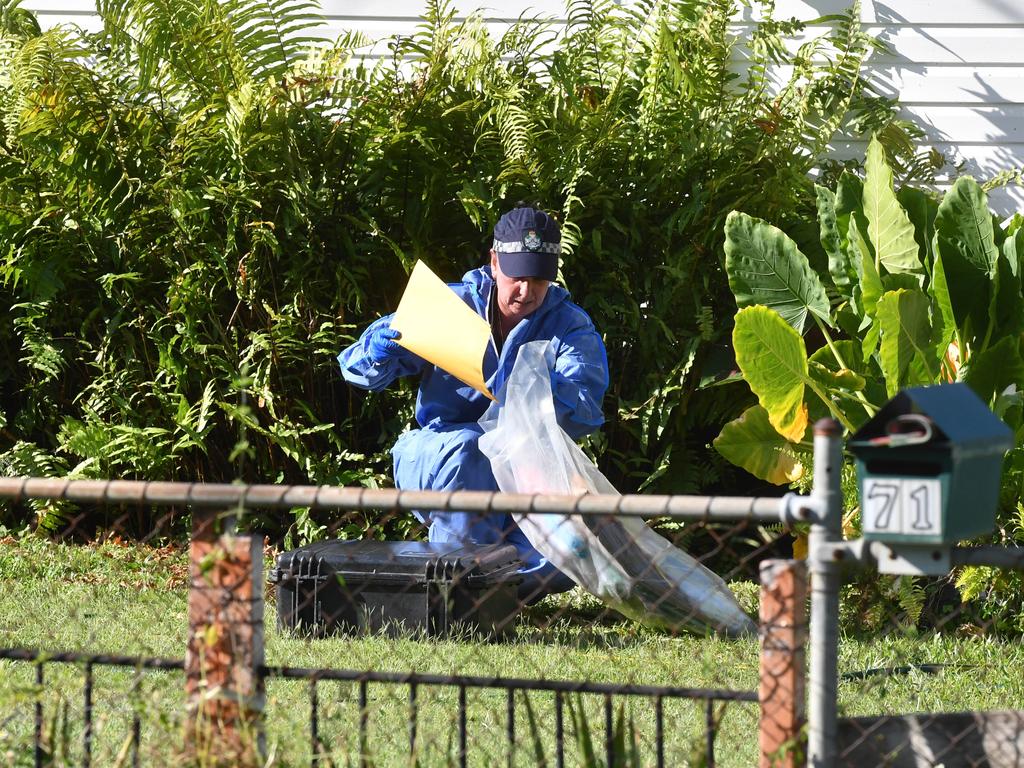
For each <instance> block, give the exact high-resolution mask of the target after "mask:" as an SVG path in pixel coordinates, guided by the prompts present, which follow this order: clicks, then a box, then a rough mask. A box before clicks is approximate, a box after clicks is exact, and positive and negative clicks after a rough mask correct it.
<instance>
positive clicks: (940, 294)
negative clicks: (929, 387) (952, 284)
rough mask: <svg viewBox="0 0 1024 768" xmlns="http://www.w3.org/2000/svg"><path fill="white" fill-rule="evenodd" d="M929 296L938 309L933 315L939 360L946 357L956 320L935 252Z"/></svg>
mask: <svg viewBox="0 0 1024 768" xmlns="http://www.w3.org/2000/svg"><path fill="white" fill-rule="evenodd" d="M928 293H929V294H930V295H931V297H932V300H933V301H934V302H935V306H936V308H937V309H938V312H937V314H935V315H934V319H933V321H932V322H933V325H934V339H935V351H936V355H937V356H938V358H939V359H940V360H941V359H942V358H943V357H944V356H945V355H946V349H947V348H948V347H949V342H950V341H951V340H952V339H953V336H954V334H955V333H956V318H955V317H954V316H953V303H952V301H951V299H950V298H949V285H948V284H947V283H946V268H945V267H944V266H943V264H942V256H941V255H940V254H939V253H938V252H936V253H935V261H934V262H933V263H932V280H931V282H930V283H929V284H928Z"/></svg>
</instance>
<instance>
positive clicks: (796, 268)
mask: <svg viewBox="0 0 1024 768" xmlns="http://www.w3.org/2000/svg"><path fill="white" fill-rule="evenodd" d="M725 270H726V272H727V273H728V276H729V287H730V288H731V289H732V292H733V295H734V296H735V297H736V304H737V305H738V306H739V307H740V308H741V309H742V308H744V307H749V306H753V305H763V306H765V307H769V308H771V309H772V310H774V311H775V312H777V313H778V314H779V316H780V317H781V318H783V319H784V320H785V321H786V322H787V323H789V325H790V326H792V327H793V328H795V329H796V330H797V332H798V333H803V330H804V324H805V323H806V322H807V315H808V313H809V312H813V313H814V314H815V315H817V316H818V317H819V318H821V319H822V320H823V321H824V322H826V323H828V324H829V325H831V324H832V319H831V317H830V316H829V303H828V296H827V295H826V294H825V288H824V286H822V284H821V280H820V279H819V278H818V275H817V274H816V273H815V272H814V270H813V269H811V266H810V264H809V263H808V262H807V257H806V256H804V255H803V254H802V253H801V252H800V250H799V249H798V248H797V247H796V244H795V243H794V242H793V241H792V240H791V239H790V238H789V237H788V236H787V235H786V234H785V233H784V232H783V231H782V230H780V229H778V228H776V227H773V226H772V225H771V224H768V223H767V222H765V221H762V220H760V219H756V218H754V217H752V216H747V215H746V214H745V213H740V212H738V211H733V212H732V213H730V214H729V217H728V219H726V222H725Z"/></svg>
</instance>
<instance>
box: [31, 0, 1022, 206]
mask: <svg viewBox="0 0 1024 768" xmlns="http://www.w3.org/2000/svg"><path fill="white" fill-rule="evenodd" d="M626 1H628V0H626ZM321 2H322V8H323V12H324V15H325V17H326V26H327V30H326V31H327V33H328V35H331V36H333V35H334V34H336V33H338V32H340V31H342V30H345V29H356V30H361V31H363V32H365V33H367V34H368V35H369V36H370V37H372V38H374V39H381V38H385V37H388V36H390V35H394V34H406V35H408V34H412V33H413V32H414V31H415V28H416V25H417V23H418V19H419V15H420V13H421V12H422V11H423V9H424V8H425V6H426V3H425V2H424V0H390V1H388V2H381V1H380V0H377V1H376V2H374V0H321ZM849 4H850V3H849V2H847V0H777V2H776V18H788V17H793V16H795V17H797V18H799V19H802V20H804V21H812V20H814V19H817V18H819V17H821V16H825V15H827V14H834V13H841V12H842V11H844V10H845V9H846V8H847V7H848V6H849ZM23 7H26V8H30V9H32V10H34V11H36V12H37V13H38V14H39V19H40V22H41V23H42V24H43V26H46V27H49V26H52V25H54V24H59V23H75V24H81V25H82V26H85V27H94V26H95V25H96V19H95V6H94V0H25V2H24V3H23ZM455 7H456V8H457V9H458V11H459V13H460V14H462V15H465V14H468V13H470V12H472V11H473V10H474V9H477V8H481V7H482V8H483V15H484V17H485V18H486V20H487V21H488V23H489V24H491V25H492V26H494V27H495V31H496V32H499V31H500V30H501V29H502V28H503V27H504V26H505V25H506V24H508V23H509V22H511V21H514V20H515V19H516V18H518V17H519V16H520V15H522V14H526V15H530V16H535V15H539V16H545V17H549V18H554V19H559V20H561V19H564V16H565V3H564V2H563V1H562V0H513V1H510V2H496V1H495V0H490V2H488V0H476V1H475V2H474V1H473V0H457V2H456V3H455ZM862 20H863V21H864V23H865V24H866V25H867V29H868V31H870V32H871V33H873V34H874V35H876V36H877V37H879V38H880V39H882V40H883V41H885V42H886V43H887V44H888V45H889V46H890V48H891V49H892V53H891V54H890V55H885V56H882V55H874V56H873V57H872V59H871V60H870V63H869V74H870V77H871V79H872V81H873V82H874V83H875V84H876V86H877V87H878V89H879V91H881V92H882V93H884V94H886V95H890V96H898V97H899V99H900V102H901V104H902V105H903V111H904V114H905V116H906V117H908V118H909V119H911V120H913V121H914V122H916V123H917V124H919V125H921V126H922V127H923V128H924V129H925V131H926V133H927V136H928V139H929V141H931V143H932V144H933V145H934V146H935V147H936V148H938V149H939V150H940V151H941V152H943V153H944V154H945V155H946V156H947V157H949V158H950V159H951V160H952V161H953V162H959V163H962V164H963V169H964V172H966V173H971V174H973V175H975V176H977V177H978V178H982V179H985V178H990V177H992V176H994V175H995V174H997V173H999V172H1001V171H1008V170H1013V169H1019V168H1024V56H1022V55H1021V52H1022V51H1024V0H863V7H862ZM753 21H754V19H750V18H741V19H738V20H737V22H738V23H737V29H738V30H742V29H743V28H744V27H746V26H749V24H751V23H752V22H753ZM808 31H809V33H813V34H817V33H820V32H824V31H825V28H824V27H817V26H812V27H811V28H810V29H809V30H808ZM865 148H866V147H865V144H864V143H863V142H849V143H845V144H839V145H837V147H836V153H837V154H838V155H840V156H861V157H862V156H863V153H864V150H865ZM990 202H991V204H992V206H993V207H994V208H995V209H996V210H998V211H999V212H1001V213H1004V214H1009V213H1012V212H1014V211H1016V210H1024V188H1022V187H1020V186H1012V187H1007V188H1003V189H999V190H996V191H994V192H993V193H991V195H990Z"/></svg>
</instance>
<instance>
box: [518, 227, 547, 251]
mask: <svg viewBox="0 0 1024 768" xmlns="http://www.w3.org/2000/svg"><path fill="white" fill-rule="evenodd" d="M543 244H544V241H543V240H541V239H540V235H539V234H537V230H536V229H527V230H524V231H523V246H525V248H526V250H528V251H534V252H536V251H539V250H540V249H541V246H542V245H543Z"/></svg>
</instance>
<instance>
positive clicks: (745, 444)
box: [714, 138, 1024, 501]
mask: <svg viewBox="0 0 1024 768" xmlns="http://www.w3.org/2000/svg"><path fill="white" fill-rule="evenodd" d="M865 171H866V172H865V177H864V179H863V180H861V179H860V178H859V177H857V176H855V175H853V174H851V173H848V172H846V173H844V174H843V175H842V176H841V177H840V179H839V181H838V184H837V186H836V189H835V190H832V189H827V188H824V187H820V186H819V187H817V188H816V192H817V209H818V219H819V228H820V236H821V244H822V246H823V249H824V251H825V253H826V254H827V256H828V270H827V273H826V272H825V271H824V269H822V274H819V273H818V272H816V271H815V269H814V268H813V267H812V266H811V263H810V262H809V261H808V259H807V257H806V256H805V255H804V254H803V253H801V251H800V249H799V248H798V247H797V245H796V243H795V242H794V241H793V240H792V239H790V238H789V237H788V236H787V235H786V234H785V233H784V232H782V231H781V230H779V229H777V228H776V227H774V226H772V225H771V224H768V223H767V222H765V221H762V220H760V219H756V218H753V217H751V216H748V215H746V214H743V213H740V212H737V211H733V212H732V213H731V214H730V215H729V217H728V219H727V221H726V224H725V236H726V241H725V255H726V261H725V264H726V271H727V273H728V279H729V286H730V288H731V289H732V292H733V295H734V296H735V298H736V303H737V305H738V307H739V311H738V312H737V313H736V317H735V329H734V331H733V346H734V348H735V352H736V361H737V363H738V365H739V368H740V370H741V372H742V374H743V377H744V379H745V380H746V381H747V383H748V384H749V386H750V389H751V390H752V392H753V393H754V394H755V395H756V396H757V399H758V404H757V405H755V406H752V407H751V408H749V409H747V410H746V411H745V412H744V413H743V414H742V415H741V416H740V417H739V418H738V419H736V420H734V421H732V422H730V423H729V424H727V425H726V426H725V428H724V429H723V430H722V432H721V434H720V435H719V436H718V438H717V439H716V440H715V443H714V444H715V447H716V448H717V450H718V451H719V452H720V453H721V454H722V455H723V456H725V457H726V458H727V459H728V460H729V461H731V462H733V463H734V464H737V465H739V466H741V467H743V468H744V469H746V470H747V471H749V472H751V473H752V474H754V475H756V476H757V477H760V478H762V479H764V480H768V481H770V482H772V483H776V484H783V483H786V482H790V481H794V480H797V479H799V477H800V476H801V475H802V473H803V464H804V463H805V462H806V461H807V460H808V458H809V456H810V451H811V441H810V440H809V438H808V436H807V432H808V429H807V428H808V424H809V423H810V422H812V421H814V420H815V419H817V418H820V417H822V416H825V415H829V414H831V415H832V416H834V417H835V418H836V419H837V420H839V422H840V423H842V425H843V426H844V427H845V428H846V429H847V430H854V429H856V428H857V427H858V426H860V425H861V424H862V423H863V422H864V421H865V420H866V419H868V418H869V417H871V416H872V415H873V414H875V413H876V412H877V410H878V408H879V407H880V406H881V405H882V404H884V402H885V401H886V400H887V399H888V398H889V397H891V396H892V395H894V394H895V393H896V392H897V391H898V390H900V389H902V388H904V387H908V386H915V385H923V384H936V383H939V382H944V381H966V382H967V383H968V384H970V385H971V386H972V387H973V388H974V389H975V390H976V391H977V392H978V393H979V395H980V396H981V397H982V398H983V399H985V400H986V401H987V402H988V403H989V405H990V406H991V407H992V408H993V409H994V410H995V412H996V413H997V414H998V415H999V416H1000V417H1002V418H1003V419H1004V420H1006V421H1007V423H1008V424H1009V425H1010V426H1011V427H1012V428H1014V429H1015V431H1016V432H1017V435H1018V440H1017V443H1018V445H1019V444H1020V443H1021V440H1020V436H1021V427H1022V421H1024V420H1022V410H1021V396H1020V391H1021V389H1022V388H1024V356H1022V346H1021V341H1022V335H1021V331H1022V329H1024V328H1022V320H1024V317H1022V315H1024V312H1022V309H1024V307H1022V297H1021V269H1020V254H1021V252H1022V250H1024V229H1021V228H1020V219H1019V218H1017V217H1015V218H1014V220H1013V221H1012V222H1011V223H1010V224H1009V226H1008V227H1007V228H1005V229H1003V228H1001V227H1000V226H999V225H998V223H997V222H996V221H995V220H994V217H993V215H992V214H991V213H990V212H989V210H988V206H987V201H986V196H985V192H984V191H983V190H982V188H981V187H980V186H979V185H978V183H977V182H976V181H975V180H974V179H972V178H970V177H962V178H960V179H958V180H957V181H956V183H955V184H954V185H953V186H952V188H951V189H950V190H949V191H948V192H947V193H946V195H945V197H944V198H943V199H942V201H941V202H936V200H934V199H933V198H932V197H931V196H930V195H928V194H927V193H925V192H922V191H921V190H918V189H912V188H903V189H901V190H899V191H898V192H897V191H896V190H895V189H894V186H893V173H892V170H891V168H890V166H889V165H888V163H887V161H886V157H885V151H884V150H883V148H882V146H881V144H880V143H879V141H878V140H877V138H876V139H873V140H872V141H871V144H870V146H869V147H868V154H867V162H866V167H865ZM810 339H813V340H814V342H813V343H812V344H811V346H812V347H813V349H812V351H811V353H810V354H808V341H809V340H810ZM1019 453H1020V449H1019V448H1018V449H1015V451H1014V452H1013V454H1011V457H1010V465H1011V467H1012V466H1016V465H1020V466H1021V467H1022V468H1024V461H1022V460H1021V456H1020V455H1019ZM1016 475H1017V476H1020V475H1021V473H1019V472H1018V473H1016ZM1015 496H1019V494H1015ZM1014 501H1016V498H1015V499H1014Z"/></svg>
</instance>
